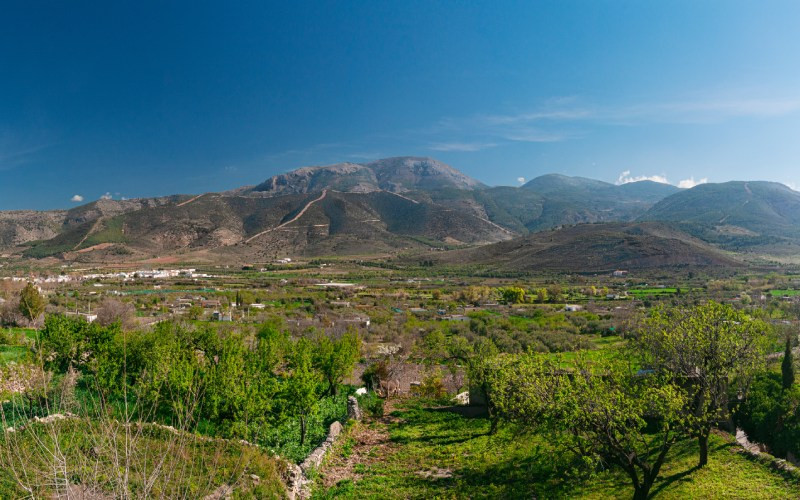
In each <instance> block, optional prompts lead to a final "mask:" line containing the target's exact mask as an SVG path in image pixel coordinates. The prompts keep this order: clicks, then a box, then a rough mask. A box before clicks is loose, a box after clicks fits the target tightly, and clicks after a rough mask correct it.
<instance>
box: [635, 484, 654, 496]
mask: <svg viewBox="0 0 800 500" xmlns="http://www.w3.org/2000/svg"><path fill="white" fill-rule="evenodd" d="M652 486H653V483H652V481H645V482H642V484H640V485H639V486H635V485H634V487H633V500H647V498H648V497H649V496H650V488H651V487H652Z"/></svg>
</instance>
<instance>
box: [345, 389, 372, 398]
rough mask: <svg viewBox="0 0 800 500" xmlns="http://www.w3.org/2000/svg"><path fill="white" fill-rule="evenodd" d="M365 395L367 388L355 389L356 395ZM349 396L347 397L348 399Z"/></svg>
mask: <svg viewBox="0 0 800 500" xmlns="http://www.w3.org/2000/svg"><path fill="white" fill-rule="evenodd" d="M366 395H367V388H366V387H359V388H358V389H356V396H366ZM349 399H350V398H348V400H349Z"/></svg>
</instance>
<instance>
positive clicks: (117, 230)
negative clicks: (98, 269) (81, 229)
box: [81, 216, 128, 248]
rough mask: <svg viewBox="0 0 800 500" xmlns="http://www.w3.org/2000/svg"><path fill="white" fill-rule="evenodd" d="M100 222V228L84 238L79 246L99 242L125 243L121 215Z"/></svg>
mask: <svg viewBox="0 0 800 500" xmlns="http://www.w3.org/2000/svg"><path fill="white" fill-rule="evenodd" d="M102 224H103V226H102V228H100V229H99V230H98V231H96V232H94V233H92V234H90V235H89V236H88V237H87V238H86V241H84V242H83V244H82V245H81V248H88V247H91V246H94V245H97V244H100V243H127V241H128V239H127V238H126V237H125V233H124V232H123V218H122V216H117V217H112V218H111V219H108V220H107V221H104V222H103V223H102Z"/></svg>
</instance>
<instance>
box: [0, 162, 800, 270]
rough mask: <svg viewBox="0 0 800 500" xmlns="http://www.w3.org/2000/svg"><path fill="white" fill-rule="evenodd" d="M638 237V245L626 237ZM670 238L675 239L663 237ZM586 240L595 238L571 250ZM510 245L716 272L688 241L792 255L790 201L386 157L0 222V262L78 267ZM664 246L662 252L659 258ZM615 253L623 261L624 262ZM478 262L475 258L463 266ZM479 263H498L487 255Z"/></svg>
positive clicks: (560, 255) (761, 188)
mask: <svg viewBox="0 0 800 500" xmlns="http://www.w3.org/2000/svg"><path fill="white" fill-rule="evenodd" d="M634 221H640V222H647V221H664V222H670V223H672V225H671V226H670V227H671V229H670V231H673V233H670V234H672V236H668V237H667V236H666V235H667V233H666V231H667V230H666V229H664V228H665V227H666V226H648V225H636V224H634V225H631V226H630V227H629V226H619V225H614V224H618V223H633V222H634ZM598 223H611V225H609V226H600V225H598V226H595V227H592V229H580V230H577V229H569V228H567V229H566V230H565V231H566V232H563V233H562V232H559V233H558V234H559V238H562V237H566V236H569V235H574V236H575V237H574V238H572V239H569V238H567V239H565V240H564V241H563V242H562V244H561V245H562V246H554V245H547V246H546V248H545V247H541V246H540V243H541V241H542V240H540V238H541V237H542V236H540V235H538V233H540V232H542V231H548V230H550V229H553V228H561V227H565V226H573V225H584V224H598ZM587 227H588V226H587ZM601 227H607V228H608V231H610V232H602V230H601V229H599V228H601ZM637 227H638V228H639V229H636V230H634V229H632V228H637ZM656 227H659V228H660V229H659V230H658V234H656V232H654V231H656V230H655V229H654V228H656ZM676 228H679V229H676ZM638 230H640V231H644V233H642V234H634V233H635V231H638ZM632 231H633V232H632ZM612 233H614V234H616V236H614V235H613V234H612ZM678 233H680V234H681V235H682V236H680V237H677V236H675V235H677V234H678ZM547 234H551V233H547ZM552 234H555V233H552ZM584 234H593V235H595V236H598V237H601V239H600V240H599V241H594V242H593V241H589V240H587V239H583V238H582V237H580V238H579V237H578V236H581V235H584ZM526 235H530V236H526ZM689 235H691V236H689ZM656 236H658V237H662V236H663V237H664V238H666V239H665V240H657V239H654V238H656ZM518 237H525V238H523V239H521V240H519V241H520V242H527V243H525V244H524V245H525V248H527V249H528V250H531V249H533V248H535V249H536V252H534V253H535V259H532V262H536V263H539V264H541V265H545V266H550V267H553V266H556V265H557V262H558V260H559V259H566V261H567V262H577V260H576V259H577V257H578V255H584V258H585V259H589V257H587V256H591V258H590V259H589V260H588V261H587V262H590V263H593V264H592V265H591V266H590V267H597V266H600V267H602V265H606V264H608V265H611V264H613V263H615V262H617V263H619V265H626V263H627V262H629V261H630V262H631V263H632V264H631V266H632V265H636V263H637V262H645V263H648V265H651V264H652V265H661V263H667V264H668V265H672V264H670V263H676V264H677V262H678V261H679V260H680V259H681V258H686V259H688V260H686V262H687V263H694V264H693V265H695V264H697V265H701V264H700V262H701V261H702V262H722V263H726V262H728V261H727V260H725V259H728V257H727V256H724V257H725V258H724V259H722V260H714V259H720V258H721V257H720V256H719V255H716V254H714V255H711V253H709V252H712V251H713V248H711V247H708V245H706V246H702V247H698V245H700V243H701V242H700V240H703V241H704V242H706V243H712V244H714V245H717V246H719V247H721V248H724V249H728V250H735V251H748V252H758V253H759V254H773V255H778V254H780V253H787V252H794V253H796V252H797V247H798V246H800V193H797V192H795V191H792V190H790V189H789V188H786V187H785V186H782V185H780V184H775V183H768V182H729V183H725V184H705V185H701V186H697V187H695V188H693V189H689V190H681V189H678V188H676V187H674V186H670V185H666V184H659V183H656V182H651V181H641V182H632V183H628V184H623V185H614V184H610V183H607V182H603V181H598V180H594V179H588V178H584V177H569V176H564V175H558V174H548V175H543V176H540V177H537V178H535V179H533V180H531V181H530V182H528V183H527V184H525V185H523V186H521V187H510V186H497V187H488V186H485V185H483V184H481V183H480V182H478V181H477V180H475V179H473V178H471V177H469V176H467V175H465V174H463V173H461V172H459V171H458V170H456V169H454V168H453V167H451V166H449V165H446V164H444V163H442V162H439V161H437V160H435V159H432V158H421V157H397V158H386V159H382V160H376V161H373V162H369V163H339V164H335V165H328V166H314V167H303V168H299V169H296V170H293V171H291V172H287V173H283V174H280V175H276V176H273V177H271V178H269V179H267V180H266V181H264V182H262V183H261V184H258V185H256V186H246V187H242V188H239V189H235V190H232V191H228V192H224V193H206V194H202V195H174V196H167V197H161V198H147V199H134V200H98V201H94V202H91V203H87V204H85V205H82V206H79V207H75V208H73V209H71V210H56V211H49V212H33V211H17V212H0V249H3V251H4V252H5V253H8V252H9V251H11V252H13V253H16V254H24V255H25V256H27V257H35V258H41V257H57V258H63V259H65V260H79V261H87V262H91V261H95V260H97V259H99V260H101V261H103V262H105V261H120V260H141V259H161V258H178V256H180V258H185V259H188V260H191V259H195V260H216V261H219V260H224V261H238V260H247V261H252V260H258V259H269V258H271V257H274V256H278V255H282V256H289V255H328V254H370V253H372V254H374V253H397V252H400V251H404V250H413V249H423V248H431V247H434V248H438V249H441V248H453V247H459V246H475V245H484V244H490V243H497V242H507V243H503V244H502V245H500V246H495V247H488V248H490V249H489V250H486V251H487V252H494V250H492V249H493V248H498V249H502V250H504V251H505V250H508V251H509V252H511V253H514V252H518V251H522V250H520V248H522V247H516V246H514V245H515V243H512V242H509V241H508V240H512V239H514V238H518ZM615 238H616V239H615ZM548 241H549V240H548ZM665 241H671V242H672V243H670V244H668V245H667V246H666V247H665V246H664V244H665ZM676 241H677V242H681V243H675V242H676ZM610 242H616V243H615V244H612V243H610ZM521 244H522V243H521ZM606 244H608V245H609V246H608V248H606V249H605V250H603V248H605V247H604V246H603V245H606ZM570 245H579V246H578V247H576V248H575V249H570V248H569V246H570ZM614 245H618V246H614ZM637 245H638V246H637ZM670 245H671V246H670ZM687 245H688V247H687ZM703 245H705V244H703ZM643 248H648V249H649V250H648V251H651V252H652V256H651V257H652V258H645V256H644V255H639V256H638V257H637V256H636V254H635V250H637V249H643ZM587 249H588V250H587ZM626 249H627V250H630V251H631V252H633V253H630V255H628V254H627V253H625V252H626V251H627V250H626ZM659 249H662V250H665V251H666V250H671V251H674V257H673V258H672V260H670V258H667V257H658V256H659V255H661V254H660V253H659V251H660V250H659ZM548 252H550V253H548ZM573 252H577V254H574V253H573ZM604 252H605V253H607V254H608V260H606V261H603V260H599V261H597V259H598V258H599V257H595V255H596V254H597V255H600V254H602V253H604ZM620 252H623V253H620ZM712 253H713V252H712ZM465 255H466V254H465ZM479 255H481V253H480V251H477V250H476V253H474V254H469V258H473V257H474V256H479ZM532 255H533V254H532ZM548 255H552V259H553V260H552V261H550V260H548V257H547V256H548ZM648 255H650V254H648ZM720 255H723V254H720ZM698 256H699V257H698ZM573 257H574V259H573ZM695 257H697V259H699V260H695ZM712 257H713V258H712ZM491 258H496V259H498V262H500V261H503V258H502V256H500V255H499V254H498V255H495V256H492V257H491ZM703 259H705V260H703ZM709 259H711V260H709ZM510 265H511V264H510ZM520 265H521V261H520ZM515 266H517V264H513V265H512V267H515ZM570 266H571V264H570ZM517 267H518V266H517Z"/></svg>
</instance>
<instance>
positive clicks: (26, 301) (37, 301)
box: [19, 283, 45, 321]
mask: <svg viewBox="0 0 800 500" xmlns="http://www.w3.org/2000/svg"><path fill="white" fill-rule="evenodd" d="M44 305H45V301H44V298H42V296H41V295H39V291H38V290H37V289H36V287H35V286H33V283H28V284H27V285H25V288H23V289H22V291H21V292H20V293H19V312H20V313H22V315H23V316H24V317H25V318H26V319H28V321H36V320H37V319H38V318H39V316H41V315H42V313H43V312H44Z"/></svg>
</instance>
